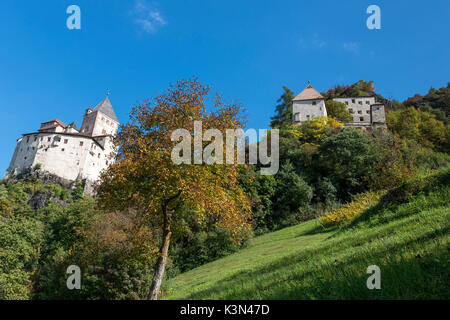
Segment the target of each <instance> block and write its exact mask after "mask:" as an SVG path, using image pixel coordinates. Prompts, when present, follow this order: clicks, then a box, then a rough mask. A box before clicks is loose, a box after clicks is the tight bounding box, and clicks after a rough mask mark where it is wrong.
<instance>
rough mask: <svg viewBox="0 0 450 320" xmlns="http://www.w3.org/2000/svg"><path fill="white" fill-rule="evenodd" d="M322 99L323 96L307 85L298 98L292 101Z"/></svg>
mask: <svg viewBox="0 0 450 320" xmlns="http://www.w3.org/2000/svg"><path fill="white" fill-rule="evenodd" d="M319 99H323V96H322V95H321V94H320V93H319V92H317V90H316V89H314V88H313V87H312V85H310V84H308V86H307V87H306V88H305V89H303V91H302V92H300V94H299V95H298V96H296V97H295V98H294V100H293V101H302V100H319Z"/></svg>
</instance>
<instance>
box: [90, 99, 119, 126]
mask: <svg viewBox="0 0 450 320" xmlns="http://www.w3.org/2000/svg"><path fill="white" fill-rule="evenodd" d="M108 95H109V94H108ZM108 95H107V96H106V98H105V99H103V101H102V102H100V103H99V104H98V105H97V106H96V107H95V108H94V111H100V112H101V113H103V114H105V115H107V116H108V117H110V118H111V119H113V120H114V121H116V122H117V123H118V122H119V120H117V117H116V114H115V113H114V110H113V107H112V105H111V101H109V98H108Z"/></svg>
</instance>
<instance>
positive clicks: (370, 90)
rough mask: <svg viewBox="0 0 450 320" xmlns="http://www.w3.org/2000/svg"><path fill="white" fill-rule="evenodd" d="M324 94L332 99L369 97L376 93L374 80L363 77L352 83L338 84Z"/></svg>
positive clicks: (327, 98)
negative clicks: (366, 79) (365, 79)
mask: <svg viewBox="0 0 450 320" xmlns="http://www.w3.org/2000/svg"><path fill="white" fill-rule="evenodd" d="M322 95H323V96H324V97H325V99H326V100H331V99H333V98H350V97H369V96H374V95H376V94H375V88H374V86H373V81H364V80H363V79H361V80H359V81H358V82H355V83H354V84H352V85H337V86H335V87H334V88H332V89H329V90H328V91H327V92H325V93H322ZM380 97H381V96H380Z"/></svg>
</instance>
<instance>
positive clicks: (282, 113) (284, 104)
mask: <svg viewBox="0 0 450 320" xmlns="http://www.w3.org/2000/svg"><path fill="white" fill-rule="evenodd" d="M283 90H284V92H283V94H282V95H281V97H280V99H278V100H277V102H278V105H277V106H276V107H275V115H274V116H273V117H272V118H271V120H272V122H270V126H271V127H272V128H274V129H275V128H283V127H285V126H289V125H291V124H292V100H293V99H294V92H292V91H291V90H290V89H289V88H288V87H285V86H283Z"/></svg>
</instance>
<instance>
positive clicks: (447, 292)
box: [162, 170, 450, 299]
mask: <svg viewBox="0 0 450 320" xmlns="http://www.w3.org/2000/svg"><path fill="white" fill-rule="evenodd" d="M376 199H377V200H376V201H374V202H373V203H372V204H371V205H370V206H368V207H363V209H361V212H360V213H359V214H357V215H356V217H354V218H353V219H352V220H351V221H343V222H342V223H339V224H337V225H323V224H322V223H321V222H320V221H319V220H317V219H316V220H311V221H308V222H305V223H301V224H299V225H296V226H293V227H289V228H285V229H282V230H279V231H276V232H272V233H268V234H265V235H262V236H260V237H256V238H255V239H254V240H253V241H252V243H251V244H250V245H249V246H248V247H247V248H245V249H242V250H240V251H239V252H237V253H235V254H232V255H230V256H227V257H225V258H222V259H219V260H216V261H213V262H211V263H208V264H205V265H202V266H200V267H198V268H195V269H193V270H190V271H188V272H185V273H182V274H180V275H178V276H176V277H174V278H172V279H168V280H167V281H165V282H163V295H162V298H163V299H448V298H450V289H449V286H448V284H449V283H450V281H449V280H450V264H449V259H450V251H449V250H450V248H449V241H450V235H449V227H450V171H449V170H444V171H440V172H438V173H435V174H433V175H430V176H427V177H420V178H416V179H414V180H412V181H410V182H408V183H406V184H404V185H402V186H401V187H399V188H396V189H394V190H389V191H388V192H386V193H385V194H384V196H382V197H381V198H378V197H377V198H376ZM352 216H353V213H352ZM370 265H377V266H379V267H380V269H381V289H379V290H376V289H375V290H369V289H367V286H366V281H367V278H368V277H369V276H370V274H367V273H366V269H367V267H368V266H370Z"/></svg>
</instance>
